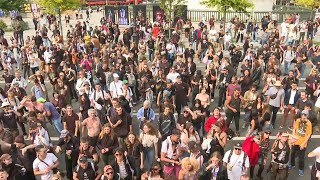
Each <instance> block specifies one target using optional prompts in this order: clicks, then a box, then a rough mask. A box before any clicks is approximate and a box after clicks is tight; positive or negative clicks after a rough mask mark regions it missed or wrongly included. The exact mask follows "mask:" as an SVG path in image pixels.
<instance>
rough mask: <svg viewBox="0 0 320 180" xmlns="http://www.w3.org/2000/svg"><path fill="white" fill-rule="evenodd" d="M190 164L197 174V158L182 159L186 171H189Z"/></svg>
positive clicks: (182, 165)
mask: <svg viewBox="0 0 320 180" xmlns="http://www.w3.org/2000/svg"><path fill="white" fill-rule="evenodd" d="M188 164H191V166H192V171H194V172H196V171H198V170H199V167H200V165H199V162H198V161H197V160H196V159H195V158H192V157H186V158H184V159H182V161H181V167H182V169H183V170H184V171H187V170H186V169H187V165H188Z"/></svg>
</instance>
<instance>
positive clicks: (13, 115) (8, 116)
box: [0, 101, 21, 138]
mask: <svg viewBox="0 0 320 180" xmlns="http://www.w3.org/2000/svg"><path fill="white" fill-rule="evenodd" d="M1 108H2V110H3V111H1V112H0V119H1V120H2V123H3V127H4V128H7V129H9V131H10V132H11V134H12V136H13V138H15V137H17V136H18V135H19V130H18V126H17V122H18V117H19V116H21V114H20V113H19V112H17V111H15V110H13V108H12V107H11V105H10V103H9V102H8V101H4V102H3V103H2V105H1Z"/></svg>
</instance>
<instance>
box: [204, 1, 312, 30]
mask: <svg viewBox="0 0 320 180" xmlns="http://www.w3.org/2000/svg"><path fill="white" fill-rule="evenodd" d="M306 1H307V0H306ZM315 1H316V0H315ZM201 4H204V5H206V6H208V7H212V8H217V9H218V10H219V11H223V12H224V14H223V22H224V25H223V32H224V31H225V25H226V13H227V11H238V12H247V8H252V7H254V4H253V3H252V2H251V1H250V0H202V1H201Z"/></svg>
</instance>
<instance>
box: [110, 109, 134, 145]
mask: <svg viewBox="0 0 320 180" xmlns="http://www.w3.org/2000/svg"><path fill="white" fill-rule="evenodd" d="M115 111H116V114H115V116H113V117H112V118H111V119H110V122H109V123H110V125H111V127H112V128H113V129H114V132H115V133H116V134H117V136H118V141H119V145H120V147H124V141H125V138H126V137H127V136H128V133H129V132H132V117H131V116H130V115H129V114H127V113H125V112H124V111H123V109H122V107H121V106H120V105H118V106H116V107H115Z"/></svg>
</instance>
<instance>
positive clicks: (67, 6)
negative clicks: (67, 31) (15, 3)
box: [36, 0, 81, 14]
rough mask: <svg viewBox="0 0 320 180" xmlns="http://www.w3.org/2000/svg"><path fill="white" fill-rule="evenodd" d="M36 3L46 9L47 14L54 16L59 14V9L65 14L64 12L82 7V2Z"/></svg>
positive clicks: (48, 0)
mask: <svg viewBox="0 0 320 180" xmlns="http://www.w3.org/2000/svg"><path fill="white" fill-rule="evenodd" d="M36 2H37V3H38V4H39V5H40V6H42V7H44V8H46V9H45V11H46V12H48V13H52V14H57V13H58V11H57V10H58V9H59V10H60V12H61V13H63V12H64V11H67V10H73V9H77V8H79V7H80V6H81V2H80V0H36Z"/></svg>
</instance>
